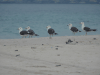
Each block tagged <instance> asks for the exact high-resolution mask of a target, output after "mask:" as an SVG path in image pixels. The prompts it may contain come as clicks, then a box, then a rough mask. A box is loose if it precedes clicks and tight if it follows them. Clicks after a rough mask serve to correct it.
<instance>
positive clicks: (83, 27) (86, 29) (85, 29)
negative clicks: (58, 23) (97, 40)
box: [80, 22, 97, 35]
mask: <svg viewBox="0 0 100 75" xmlns="http://www.w3.org/2000/svg"><path fill="white" fill-rule="evenodd" d="M80 24H82V30H83V31H85V32H86V35H87V32H90V31H97V29H90V28H89V27H85V25H84V22H81V23H80Z"/></svg>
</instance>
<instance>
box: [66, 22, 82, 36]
mask: <svg viewBox="0 0 100 75" xmlns="http://www.w3.org/2000/svg"><path fill="white" fill-rule="evenodd" d="M67 26H69V30H71V31H72V32H73V33H74V35H75V33H77V32H81V31H80V30H78V29H77V28H76V27H72V24H71V23H70V24H68V25H67Z"/></svg>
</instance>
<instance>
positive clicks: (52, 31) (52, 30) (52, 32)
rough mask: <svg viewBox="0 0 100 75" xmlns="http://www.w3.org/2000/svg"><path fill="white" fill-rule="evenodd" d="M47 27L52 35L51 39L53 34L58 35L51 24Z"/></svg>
mask: <svg viewBox="0 0 100 75" xmlns="http://www.w3.org/2000/svg"><path fill="white" fill-rule="evenodd" d="M46 28H47V31H48V33H49V35H50V39H51V35H52V36H53V35H58V34H57V33H55V31H54V29H52V28H51V26H47V27H46Z"/></svg>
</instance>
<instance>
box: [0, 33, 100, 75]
mask: <svg viewBox="0 0 100 75" xmlns="http://www.w3.org/2000/svg"><path fill="white" fill-rule="evenodd" d="M69 39H71V40H72V41H73V42H71V43H68V44H66V42H67V41H68V40H69ZM0 75H100V35H88V36H61V37H53V38H52V39H49V37H41V38H24V39H0Z"/></svg>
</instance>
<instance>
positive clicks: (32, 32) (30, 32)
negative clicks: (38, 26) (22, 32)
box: [26, 26, 39, 38]
mask: <svg viewBox="0 0 100 75" xmlns="http://www.w3.org/2000/svg"><path fill="white" fill-rule="evenodd" d="M26 29H27V31H28V34H29V38H30V36H31V38H32V36H34V35H35V36H39V35H38V34H35V32H34V31H33V30H32V29H30V27H29V26H28V27H27V28H26Z"/></svg>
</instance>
